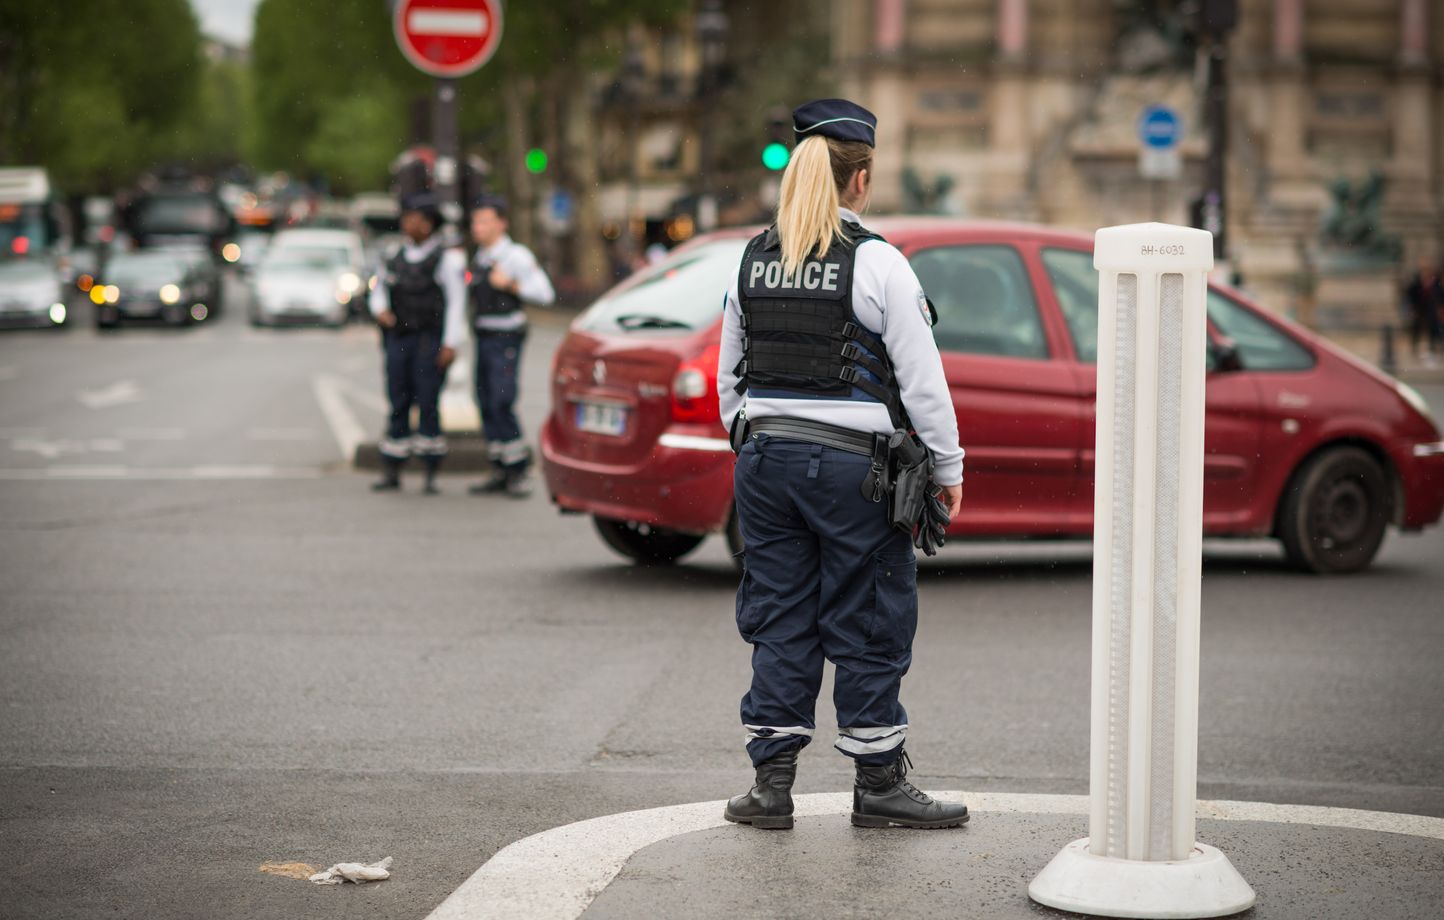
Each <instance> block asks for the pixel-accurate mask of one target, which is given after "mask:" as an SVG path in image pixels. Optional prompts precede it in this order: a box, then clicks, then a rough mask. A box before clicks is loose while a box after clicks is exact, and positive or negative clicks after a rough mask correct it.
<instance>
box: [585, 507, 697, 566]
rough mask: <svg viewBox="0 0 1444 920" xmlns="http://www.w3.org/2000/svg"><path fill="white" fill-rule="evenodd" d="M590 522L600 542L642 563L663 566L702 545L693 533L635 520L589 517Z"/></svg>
mask: <svg viewBox="0 0 1444 920" xmlns="http://www.w3.org/2000/svg"><path fill="white" fill-rule="evenodd" d="M592 524H593V525H595V526H596V528H597V533H599V534H601V537H602V540H603V542H605V543H606V544H607V545H608V546H610V547H611V548H612V549H614V550H616V551H617V552H619V553H621V554H622V555H623V556H626V557H627V558H628V559H634V560H636V561H637V562H640V563H642V564H643V565H666V564H668V563H672V562H676V561H677V560H678V559H681V558H682V557H683V556H685V555H687V554H688V553H690V552H691V551H692V550H694V549H696V548H697V547H698V546H700V545H701V544H702V540H703V539H705V538H704V537H702V536H698V535H697V534H690V533H681V532H680V531H676V530H667V529H665V528H662V527H652V526H650V525H648V524H638V523H637V522H635V521H617V520H613V519H612V518H604V517H593V518H592Z"/></svg>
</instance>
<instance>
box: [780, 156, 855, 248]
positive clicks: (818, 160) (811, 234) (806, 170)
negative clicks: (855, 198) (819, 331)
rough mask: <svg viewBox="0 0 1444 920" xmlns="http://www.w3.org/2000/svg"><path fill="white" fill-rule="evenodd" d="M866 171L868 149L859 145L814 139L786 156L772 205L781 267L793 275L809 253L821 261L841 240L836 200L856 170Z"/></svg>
mask: <svg viewBox="0 0 1444 920" xmlns="http://www.w3.org/2000/svg"><path fill="white" fill-rule="evenodd" d="M871 168H872V148H871V147H869V146H868V145H867V144H864V143H861V142H860V141H840V140H836V139H835V138H830V137H822V136H820V135H814V136H812V137H809V138H806V139H805V140H803V141H802V143H800V144H798V145H797V149H795V150H793V151H792V158H791V159H789V160H788V162H787V171H786V172H784V173H783V174H782V190H781V192H780V193H779V195H778V199H777V235H778V237H779V238H780V239H781V241H782V267H783V270H784V271H787V272H794V271H796V270H797V268H798V266H800V265H801V264H802V263H803V262H804V261H805V260H806V259H808V258H809V257H811V256H812V255H813V254H814V253H815V254H816V256H817V258H819V259H820V258H822V257H823V256H826V255H827V250H828V249H829V248H831V246H832V242H833V240H835V239H841V238H842V218H841V217H840V216H838V213H837V208H838V205H839V201H840V195H841V192H842V190H843V189H844V188H846V187H847V184H848V182H850V181H851V180H852V177H853V176H855V175H857V171H858V170H860V169H871Z"/></svg>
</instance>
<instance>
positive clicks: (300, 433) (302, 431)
mask: <svg viewBox="0 0 1444 920" xmlns="http://www.w3.org/2000/svg"><path fill="white" fill-rule="evenodd" d="M246 437H247V438H249V439H250V440H252V441H309V440H311V439H313V438H315V437H316V432H315V431H314V430H312V429H310V428H252V429H251V430H250V431H247V432H246Z"/></svg>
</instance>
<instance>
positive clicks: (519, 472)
mask: <svg viewBox="0 0 1444 920" xmlns="http://www.w3.org/2000/svg"><path fill="white" fill-rule="evenodd" d="M530 468H531V460H530V459H527V460H523V461H521V462H520V463H510V464H507V466H506V467H505V469H506V486H505V489H506V494H507V495H508V496H510V497H511V498H526V497H527V496H529V495H531V474H530V473H529V472H528V470H529V469H530Z"/></svg>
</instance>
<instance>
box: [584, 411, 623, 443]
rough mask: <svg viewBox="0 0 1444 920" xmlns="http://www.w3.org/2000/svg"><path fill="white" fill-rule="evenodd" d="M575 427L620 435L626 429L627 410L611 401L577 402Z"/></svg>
mask: <svg viewBox="0 0 1444 920" xmlns="http://www.w3.org/2000/svg"><path fill="white" fill-rule="evenodd" d="M577 428H578V429H579V430H581V431H590V432H592V433H594V434H605V435H610V436H612V437H614V438H619V437H621V436H622V434H623V432H625V431H626V430H627V410H626V407H624V406H617V405H613V404H611V403H593V402H579V403H577Z"/></svg>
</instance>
